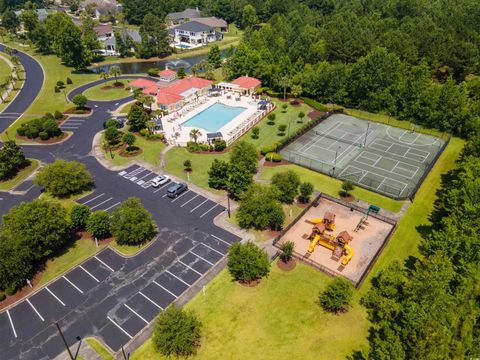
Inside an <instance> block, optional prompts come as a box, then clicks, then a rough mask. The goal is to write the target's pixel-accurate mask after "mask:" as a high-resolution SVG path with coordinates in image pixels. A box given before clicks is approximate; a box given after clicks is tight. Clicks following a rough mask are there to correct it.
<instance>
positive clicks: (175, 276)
mask: <svg viewBox="0 0 480 360" xmlns="http://www.w3.org/2000/svg"><path fill="white" fill-rule="evenodd" d="M165 272H166V273H169V274H170V275H172V276H173V277H174V278H177V279H178V280H180V281H181V282H182V283H184V284H185V285H187V286H190V285H192V284H189V283H187V282H186V281H184V280H182V279H180V278H179V277H178V276H177V275H175V274H172V273H171V272H170V271H168V270H165Z"/></svg>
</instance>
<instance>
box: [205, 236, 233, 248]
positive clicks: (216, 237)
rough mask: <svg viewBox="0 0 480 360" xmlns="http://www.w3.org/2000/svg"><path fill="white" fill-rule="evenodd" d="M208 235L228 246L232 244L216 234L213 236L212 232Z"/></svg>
mask: <svg viewBox="0 0 480 360" xmlns="http://www.w3.org/2000/svg"><path fill="white" fill-rule="evenodd" d="M210 235H211V236H212V237H214V238H215V239H217V240H220V241H221V242H223V243H225V244H227V245H228V246H231V245H232V244H230V243H229V242H227V241H225V240H223V239H220V238H219V237H218V236H215V235H213V234H210Z"/></svg>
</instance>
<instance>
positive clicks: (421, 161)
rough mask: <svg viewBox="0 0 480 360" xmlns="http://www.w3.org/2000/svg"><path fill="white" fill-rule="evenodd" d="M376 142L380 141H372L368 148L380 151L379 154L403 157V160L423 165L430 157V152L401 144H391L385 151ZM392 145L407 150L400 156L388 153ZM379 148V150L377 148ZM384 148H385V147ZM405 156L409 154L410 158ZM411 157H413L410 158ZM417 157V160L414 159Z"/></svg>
mask: <svg viewBox="0 0 480 360" xmlns="http://www.w3.org/2000/svg"><path fill="white" fill-rule="evenodd" d="M377 140H381V139H379V138H377V139H375V141H373V142H372V143H371V144H370V145H369V146H368V147H369V148H372V149H374V150H377V151H381V152H385V153H388V154H391V155H395V156H399V157H403V158H405V159H408V160H412V161H415V162H419V163H424V162H425V160H426V159H427V158H428V157H429V156H430V152H428V151H424V150H419V149H416V148H413V147H411V146H409V145H405V144H403V143H392V144H390V146H388V148H387V149H384V148H383V147H384V145H381V144H377V143H376V141H377ZM394 145H398V146H401V147H404V148H406V149H407V151H406V152H405V153H404V154H403V155H400V154H396V153H394V152H390V149H391V148H392V146H394ZM379 147H380V148H379ZM385 147H386V146H385ZM415 151H418V152H421V153H424V154H426V155H420V154H415ZM407 154H410V156H407ZM412 155H413V157H412ZM415 157H417V158H415ZM418 158H420V159H422V160H419V159H418Z"/></svg>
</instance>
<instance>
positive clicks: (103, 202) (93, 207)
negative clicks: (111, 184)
mask: <svg viewBox="0 0 480 360" xmlns="http://www.w3.org/2000/svg"><path fill="white" fill-rule="evenodd" d="M112 199H113V197H111V198H108V199H107V200H105V201H102V202H101V203H100V204H97V205H95V206H92V207H91V208H90V209H91V210H93V209H95V208H97V207H99V206H100V205H103V204H105V203H106V202H109V201H110V200H112Z"/></svg>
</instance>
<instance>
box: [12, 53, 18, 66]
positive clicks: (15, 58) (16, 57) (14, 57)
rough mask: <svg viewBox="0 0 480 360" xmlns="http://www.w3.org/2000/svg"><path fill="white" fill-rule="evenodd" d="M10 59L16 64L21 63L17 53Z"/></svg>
mask: <svg viewBox="0 0 480 360" xmlns="http://www.w3.org/2000/svg"><path fill="white" fill-rule="evenodd" d="M10 60H11V61H12V63H13V64H14V65H18V64H20V58H19V57H18V56H17V55H12V57H11V58H10Z"/></svg>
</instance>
